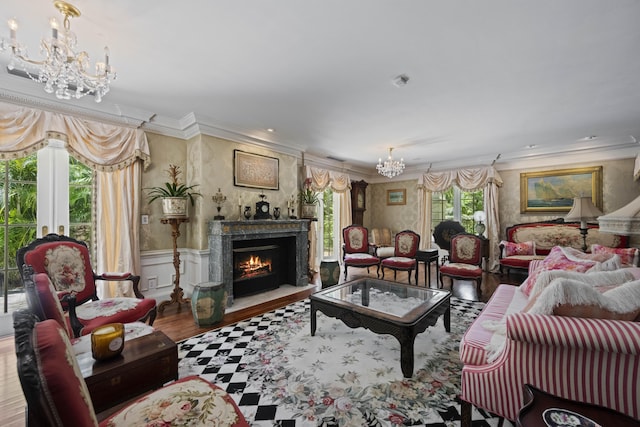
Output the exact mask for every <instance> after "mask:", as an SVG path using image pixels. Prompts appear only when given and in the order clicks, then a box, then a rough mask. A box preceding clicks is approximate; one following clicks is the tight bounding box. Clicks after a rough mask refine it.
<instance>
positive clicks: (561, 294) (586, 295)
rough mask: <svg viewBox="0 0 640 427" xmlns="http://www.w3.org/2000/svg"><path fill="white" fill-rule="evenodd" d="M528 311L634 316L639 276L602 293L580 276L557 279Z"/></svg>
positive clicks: (639, 311) (638, 309)
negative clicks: (575, 278)
mask: <svg viewBox="0 0 640 427" xmlns="http://www.w3.org/2000/svg"><path fill="white" fill-rule="evenodd" d="M529 313H531V314H545V315H550V314H555V315H559V316H572V317H588V318H598V319H615V320H635V319H637V318H638V316H640V280H635V281H633V282H627V283H624V284H622V285H620V286H618V287H616V288H614V289H611V290H609V291H607V292H604V293H600V292H598V291H597V290H596V289H595V288H594V287H592V286H591V285H589V284H587V283H584V282H582V281H579V280H573V279H556V280H554V281H553V282H552V283H551V284H549V286H547V288H545V290H544V291H542V292H541V293H540V295H539V296H538V298H537V301H536V303H535V304H534V305H533V307H531V309H530V310H529Z"/></svg>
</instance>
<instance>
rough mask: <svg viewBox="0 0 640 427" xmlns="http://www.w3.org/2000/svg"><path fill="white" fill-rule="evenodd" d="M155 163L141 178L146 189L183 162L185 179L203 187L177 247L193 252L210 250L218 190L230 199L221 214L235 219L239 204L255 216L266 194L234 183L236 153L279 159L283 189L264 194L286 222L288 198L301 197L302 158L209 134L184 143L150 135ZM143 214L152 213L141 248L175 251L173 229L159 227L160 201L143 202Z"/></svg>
mask: <svg viewBox="0 0 640 427" xmlns="http://www.w3.org/2000/svg"><path fill="white" fill-rule="evenodd" d="M147 137H148V140H149V147H150V150H151V158H152V164H151V166H150V167H149V169H148V170H147V171H145V173H144V174H143V177H142V181H143V182H142V186H143V187H149V186H153V185H157V184H158V183H161V182H164V181H166V178H167V177H166V175H165V174H164V169H166V168H167V166H168V165H169V163H172V164H178V165H180V166H181V167H182V169H183V171H184V172H185V175H186V176H184V178H186V180H187V182H188V183H198V184H200V186H199V187H198V190H199V192H200V193H202V195H203V197H199V198H198V199H197V201H196V205H195V207H191V206H190V207H189V212H190V213H189V219H190V223H189V227H185V226H184V225H183V226H182V227H181V237H180V240H179V241H178V246H186V247H189V248H194V249H207V248H208V236H207V232H208V231H207V230H208V223H209V221H211V220H212V219H213V217H214V216H215V215H216V214H217V209H216V204H215V203H214V202H213V200H212V197H213V195H214V194H215V193H217V191H218V188H220V191H221V192H222V194H224V195H225V196H227V201H226V202H225V203H224V205H223V206H222V210H221V212H220V214H221V215H223V216H225V218H226V219H230V220H236V219H238V218H239V217H240V208H239V206H238V204H239V203H240V201H242V205H243V206H251V212H252V213H255V206H256V202H258V201H260V197H259V195H260V194H261V193H262V191H263V190H259V189H252V188H246V187H236V186H234V185H233V150H234V149H238V150H242V151H247V152H251V153H254V154H261V155H265V156H269V157H276V158H278V159H279V162H278V163H279V164H278V166H279V175H280V180H279V186H280V189H279V190H264V194H265V195H266V196H267V198H266V201H268V202H269V203H270V204H271V211H272V212H273V208H274V207H276V206H277V207H280V211H281V212H282V215H281V216H282V218H286V217H287V214H286V211H287V200H289V198H290V197H291V196H292V195H297V192H298V185H297V176H298V164H297V159H296V158H295V157H292V156H288V155H285V154H280V153H274V152H271V151H269V150H265V149H260V148H257V147H254V146H249V145H246V144H239V143H235V142H231V141H228V140H224V139H220V138H215V137H211V136H207V135H198V136H196V137H194V138H192V139H191V140H189V141H187V143H186V144H185V142H184V141H182V140H177V139H175V138H171V137H166V136H161V135H154V134H148V135H147ZM185 164H188V165H189V167H188V169H187V168H185V167H184V165H185ZM142 209H143V214H144V213H147V214H148V215H150V217H149V225H146V226H142V231H141V239H142V240H141V250H143V251H148V250H155V249H166V248H170V247H172V241H171V233H170V231H171V230H170V227H169V226H168V225H163V224H161V223H160V218H161V217H162V208H161V206H160V203H159V202H156V203H153V205H148V204H146V203H144V204H143V207H142Z"/></svg>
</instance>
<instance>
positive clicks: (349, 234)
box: [342, 225, 380, 280]
mask: <svg viewBox="0 0 640 427" xmlns="http://www.w3.org/2000/svg"><path fill="white" fill-rule="evenodd" d="M342 239H343V241H344V243H343V245H342V261H343V264H344V278H345V280H346V279H347V267H355V268H366V269H367V273H368V272H369V267H373V266H376V276H377V275H378V271H379V270H380V258H378V257H377V256H375V255H372V254H370V253H369V230H367V228H366V227H363V226H361V225H350V226H348V227H345V228H344V229H342Z"/></svg>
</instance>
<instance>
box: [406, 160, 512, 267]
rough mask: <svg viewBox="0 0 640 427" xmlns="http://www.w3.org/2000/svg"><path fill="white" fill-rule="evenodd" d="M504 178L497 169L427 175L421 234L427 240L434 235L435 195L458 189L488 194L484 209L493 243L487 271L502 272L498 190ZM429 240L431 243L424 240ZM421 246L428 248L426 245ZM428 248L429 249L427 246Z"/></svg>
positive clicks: (422, 184)
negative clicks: (432, 203)
mask: <svg viewBox="0 0 640 427" xmlns="http://www.w3.org/2000/svg"><path fill="white" fill-rule="evenodd" d="M502 183H503V181H502V178H501V177H500V174H499V173H498V171H496V170H495V169H494V168H493V166H487V167H477V168H466V169H456V170H450V171H443V172H425V173H424V174H422V175H421V176H420V177H419V179H418V191H419V197H418V200H419V207H420V212H419V218H420V232H421V233H422V235H423V236H430V235H431V193H432V192H436V191H445V190H447V189H449V187H451V186H452V185H457V186H458V187H460V188H461V189H462V190H464V191H474V190H479V189H483V190H484V209H485V212H486V216H487V220H486V226H487V231H486V232H487V236H488V237H489V239H490V241H491V246H490V248H489V265H487V269H489V270H490V271H495V270H496V269H497V268H498V252H497V248H498V235H499V230H500V222H499V217H498V187H502ZM421 240H428V241H429V243H430V242H431V239H421ZM421 246H425V245H422V244H421ZM425 247H428V246H425Z"/></svg>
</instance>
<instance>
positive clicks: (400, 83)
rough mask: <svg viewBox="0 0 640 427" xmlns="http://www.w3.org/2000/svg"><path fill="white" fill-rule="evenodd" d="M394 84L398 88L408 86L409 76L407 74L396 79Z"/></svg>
mask: <svg viewBox="0 0 640 427" xmlns="http://www.w3.org/2000/svg"><path fill="white" fill-rule="evenodd" d="M392 82H393V84H394V85H395V86H396V87H402V86H406V85H407V83H409V76H407V75H406V74H400V75H399V76H396V77H394V79H393V80H392Z"/></svg>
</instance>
